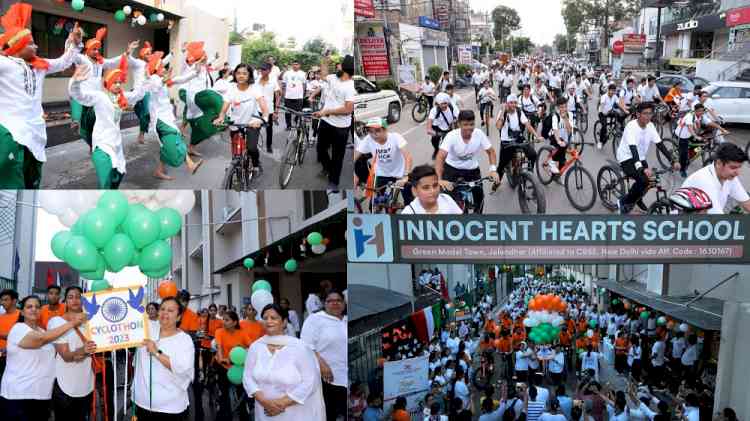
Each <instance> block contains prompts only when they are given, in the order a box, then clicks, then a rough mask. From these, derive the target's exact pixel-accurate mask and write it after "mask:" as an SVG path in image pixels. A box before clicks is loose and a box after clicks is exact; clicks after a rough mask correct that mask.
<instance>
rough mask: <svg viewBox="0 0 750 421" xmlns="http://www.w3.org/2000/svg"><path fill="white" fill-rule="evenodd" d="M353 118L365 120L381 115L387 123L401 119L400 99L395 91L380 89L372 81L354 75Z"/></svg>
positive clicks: (359, 120) (360, 120)
mask: <svg viewBox="0 0 750 421" xmlns="http://www.w3.org/2000/svg"><path fill="white" fill-rule="evenodd" d="M353 79H354V88H355V89H356V90H357V96H356V97H354V119H355V120H356V121H358V122H365V121H367V120H368V119H370V118H373V117H381V118H385V119H387V120H388V123H391V124H392V123H397V122H398V121H399V120H400V119H401V99H400V98H399V96H398V93H397V92H396V91H391V90H380V89H379V88H378V87H377V86H375V84H374V83H372V82H370V81H369V80H367V79H365V78H364V77H362V76H354V78H353Z"/></svg>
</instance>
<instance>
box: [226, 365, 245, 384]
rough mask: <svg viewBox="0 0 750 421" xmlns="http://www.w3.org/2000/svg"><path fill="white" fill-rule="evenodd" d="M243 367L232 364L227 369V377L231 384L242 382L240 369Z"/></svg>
mask: <svg viewBox="0 0 750 421" xmlns="http://www.w3.org/2000/svg"><path fill="white" fill-rule="evenodd" d="M243 370H244V367H243V366H241V365H233V366H231V367H229V370H227V378H228V379H229V381H230V382H231V383H232V384H242V371H243Z"/></svg>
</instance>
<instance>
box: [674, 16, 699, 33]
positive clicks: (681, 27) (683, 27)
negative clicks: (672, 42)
mask: <svg viewBox="0 0 750 421" xmlns="http://www.w3.org/2000/svg"><path fill="white" fill-rule="evenodd" d="M697 27H698V21H697V20H695V19H691V20H689V21H687V22H682V23H678V24H677V30H678V31H687V30H690V29H695V28H697Z"/></svg>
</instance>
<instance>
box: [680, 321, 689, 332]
mask: <svg viewBox="0 0 750 421" xmlns="http://www.w3.org/2000/svg"><path fill="white" fill-rule="evenodd" d="M688 330H689V327H688V325H687V323H682V324H680V332H683V333H687V331H688Z"/></svg>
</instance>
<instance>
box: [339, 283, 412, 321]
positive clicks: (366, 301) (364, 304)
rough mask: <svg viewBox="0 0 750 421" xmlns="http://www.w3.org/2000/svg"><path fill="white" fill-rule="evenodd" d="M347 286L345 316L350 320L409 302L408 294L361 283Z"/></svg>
mask: <svg viewBox="0 0 750 421" xmlns="http://www.w3.org/2000/svg"><path fill="white" fill-rule="evenodd" d="M347 288H348V295H349V297H350V298H349V303H348V306H347V316H348V317H349V321H351V322H353V321H356V320H359V319H362V318H364V317H369V316H374V315H376V314H380V313H384V312H386V311H388V310H392V309H394V308H398V307H401V306H402V305H404V304H410V303H411V298H410V297H409V296H407V295H404V294H401V293H398V292H395V291H391V290H389V289H385V288H380V287H376V286H372V285H362V284H349V285H347Z"/></svg>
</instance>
